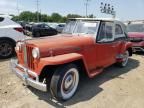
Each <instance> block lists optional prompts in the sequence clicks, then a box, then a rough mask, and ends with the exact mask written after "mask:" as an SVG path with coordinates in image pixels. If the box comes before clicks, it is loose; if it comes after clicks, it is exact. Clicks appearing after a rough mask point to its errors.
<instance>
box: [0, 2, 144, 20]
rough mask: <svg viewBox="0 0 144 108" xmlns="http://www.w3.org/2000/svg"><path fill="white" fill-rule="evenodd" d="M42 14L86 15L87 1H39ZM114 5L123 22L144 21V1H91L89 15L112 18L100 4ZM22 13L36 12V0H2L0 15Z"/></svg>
mask: <svg viewBox="0 0 144 108" xmlns="http://www.w3.org/2000/svg"><path fill="white" fill-rule="evenodd" d="M39 1H40V2H39V5H40V6H39V7H40V10H41V12H42V13H46V14H49V15H50V14H51V13H53V12H58V13H60V14H62V15H67V14H69V13H73V14H80V15H85V5H84V3H85V0H39ZM101 1H103V2H104V3H110V4H112V5H114V7H115V10H116V12H117V18H119V19H121V20H129V19H130V20H132V19H133V20H134V19H144V13H143V11H144V0H91V2H89V7H88V13H89V14H94V15H95V16H97V17H111V16H107V15H105V14H101V13H100V8H99V7H100V3H101ZM17 4H18V7H19V9H20V11H25V10H28V11H33V12H34V11H36V0H0V14H18V11H17Z"/></svg>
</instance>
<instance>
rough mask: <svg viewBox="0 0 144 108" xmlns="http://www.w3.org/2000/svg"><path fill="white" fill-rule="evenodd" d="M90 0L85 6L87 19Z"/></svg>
mask: <svg viewBox="0 0 144 108" xmlns="http://www.w3.org/2000/svg"><path fill="white" fill-rule="evenodd" d="M89 2H90V0H86V3H85V6H86V17H88V5H89Z"/></svg>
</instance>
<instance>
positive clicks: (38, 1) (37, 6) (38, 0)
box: [36, 0, 39, 22]
mask: <svg viewBox="0 0 144 108" xmlns="http://www.w3.org/2000/svg"><path fill="white" fill-rule="evenodd" d="M36 3H37V22H39V0H37V1H36Z"/></svg>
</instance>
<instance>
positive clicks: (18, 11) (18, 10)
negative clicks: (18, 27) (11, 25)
mask: <svg viewBox="0 0 144 108" xmlns="http://www.w3.org/2000/svg"><path fill="white" fill-rule="evenodd" d="M16 9H17V13H18V15H19V14H20V9H19V1H18V0H17V7H16Z"/></svg>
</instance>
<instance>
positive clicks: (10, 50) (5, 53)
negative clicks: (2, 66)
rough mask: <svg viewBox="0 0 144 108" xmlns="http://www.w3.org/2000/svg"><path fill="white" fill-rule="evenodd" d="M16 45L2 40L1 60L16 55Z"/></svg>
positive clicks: (0, 46) (0, 43)
mask: <svg viewBox="0 0 144 108" xmlns="http://www.w3.org/2000/svg"><path fill="white" fill-rule="evenodd" d="M14 46H15V45H14V43H13V42H11V41H8V40H0V59H6V58H10V57H12V56H13V55H14V52H15V51H14Z"/></svg>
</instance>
